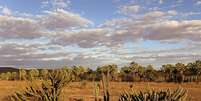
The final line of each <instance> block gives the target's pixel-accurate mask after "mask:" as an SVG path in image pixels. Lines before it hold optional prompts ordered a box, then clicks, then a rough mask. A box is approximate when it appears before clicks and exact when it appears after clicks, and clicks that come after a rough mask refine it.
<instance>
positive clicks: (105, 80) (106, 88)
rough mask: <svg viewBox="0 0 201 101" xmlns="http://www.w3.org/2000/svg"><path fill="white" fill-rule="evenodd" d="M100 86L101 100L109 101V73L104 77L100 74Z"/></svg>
mask: <svg viewBox="0 0 201 101" xmlns="http://www.w3.org/2000/svg"><path fill="white" fill-rule="evenodd" d="M101 81H102V86H103V100H104V101H110V92H109V73H107V75H105V74H104V73H102V80H101Z"/></svg>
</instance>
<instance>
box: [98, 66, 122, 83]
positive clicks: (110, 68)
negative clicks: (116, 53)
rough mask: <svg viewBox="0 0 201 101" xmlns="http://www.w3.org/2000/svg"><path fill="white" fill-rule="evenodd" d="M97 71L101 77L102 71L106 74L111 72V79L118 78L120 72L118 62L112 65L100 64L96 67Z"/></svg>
mask: <svg viewBox="0 0 201 101" xmlns="http://www.w3.org/2000/svg"><path fill="white" fill-rule="evenodd" d="M96 72H97V73H98V76H99V77H100V78H101V77H102V73H104V74H105V75H106V74H107V73H109V76H110V79H111V80H117V76H118V75H117V74H118V67H117V65H116V64H111V65H104V66H99V67H98V68H97V69H96Z"/></svg>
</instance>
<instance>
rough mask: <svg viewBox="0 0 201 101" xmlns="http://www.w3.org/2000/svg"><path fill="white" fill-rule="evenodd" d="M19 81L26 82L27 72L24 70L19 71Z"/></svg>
mask: <svg viewBox="0 0 201 101" xmlns="http://www.w3.org/2000/svg"><path fill="white" fill-rule="evenodd" d="M19 79H20V80H26V79H27V71H26V70H25V69H21V68H20V69H19Z"/></svg>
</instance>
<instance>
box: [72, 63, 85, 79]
mask: <svg viewBox="0 0 201 101" xmlns="http://www.w3.org/2000/svg"><path fill="white" fill-rule="evenodd" d="M85 72H86V68H85V67H82V66H73V67H72V73H73V75H74V80H75V81H80V80H81V76H82V75H83V74H84V73H85Z"/></svg>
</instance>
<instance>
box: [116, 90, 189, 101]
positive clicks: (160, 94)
mask: <svg viewBox="0 0 201 101" xmlns="http://www.w3.org/2000/svg"><path fill="white" fill-rule="evenodd" d="M186 92H187V91H186V90H185V89H183V88H178V89H176V90H174V91H171V90H170V89H167V90H161V91H155V90H149V91H146V92H143V91H140V92H138V93H136V92H134V91H132V92H126V91H125V92H124V93H122V94H121V95H120V98H119V101H186V96H187V94H186Z"/></svg>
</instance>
